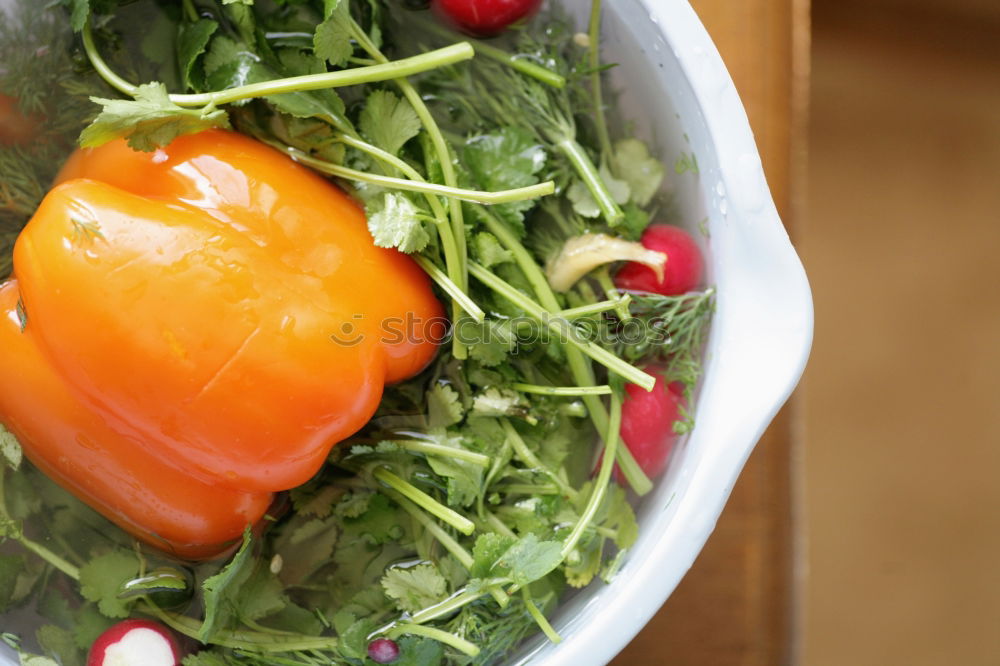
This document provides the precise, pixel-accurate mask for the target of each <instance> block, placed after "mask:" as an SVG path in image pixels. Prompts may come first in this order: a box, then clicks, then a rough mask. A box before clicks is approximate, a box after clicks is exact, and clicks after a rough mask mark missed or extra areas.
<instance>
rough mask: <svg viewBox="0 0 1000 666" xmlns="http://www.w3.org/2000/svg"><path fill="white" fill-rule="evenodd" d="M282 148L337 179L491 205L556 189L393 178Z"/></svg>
mask: <svg viewBox="0 0 1000 666" xmlns="http://www.w3.org/2000/svg"><path fill="white" fill-rule="evenodd" d="M345 143H346V142H345ZM284 150H285V152H287V153H288V154H289V155H291V156H292V157H294V158H295V160H296V161H298V162H302V163H303V164H307V165H309V166H310V167H312V168H313V169H315V170H316V171H322V172H323V173H327V174H330V175H331V176H337V177H338V178H344V179H346V180H354V181H360V182H363V183H371V184H372V185H379V186H381V187H389V188H393V189H397V190H406V191H408V192H419V193H421V194H431V195H438V196H442V197H454V198H456V199H461V200H462V201H470V202H472V203H480V204H487V205H493V204H502V203H509V202H512V201H528V200H530V199H537V198H538V197H544V196H547V195H549V194H552V193H553V192H555V191H556V185H555V183H554V182H553V181H551V180H548V181H545V182H544V183H538V184H536V185H529V186H527V187H518V188H515V189H512V190H500V191H498V192H483V191H481V190H469V189H465V188H462V187H449V186H448V185H438V184H437V183H429V182H427V181H426V180H423V179H422V178H421V179H419V180H417V179H413V178H395V177H393V176H381V175H379V174H374V173H369V172H367V171H358V170H356V169H350V168H348V167H344V166H339V165H337V164H334V163H332V162H327V161H326V160H322V159H319V158H317V157H313V156H311V155H309V154H308V153H305V152H303V151H301V150H298V149H296V148H289V147H285V148H284Z"/></svg>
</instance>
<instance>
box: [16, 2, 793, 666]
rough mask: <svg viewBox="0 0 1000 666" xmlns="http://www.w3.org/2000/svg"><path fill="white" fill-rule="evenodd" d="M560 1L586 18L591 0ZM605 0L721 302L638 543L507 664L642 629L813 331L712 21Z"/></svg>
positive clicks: (611, 36) (634, 94) (615, 48)
mask: <svg viewBox="0 0 1000 666" xmlns="http://www.w3.org/2000/svg"><path fill="white" fill-rule="evenodd" d="M4 1H5V0H0V4H2V3H3V2H4ZM565 4H566V6H567V7H568V8H569V9H570V10H571V11H572V12H573V13H574V14H576V15H577V16H579V17H580V20H581V25H583V21H584V19H583V17H584V16H585V15H586V13H587V11H588V9H589V4H590V3H589V0H565ZM605 4H606V10H605V14H606V15H605V31H604V35H605V37H604V53H605V58H606V59H607V60H608V61H611V62H617V63H620V65H621V67H619V68H617V69H615V70H614V71H613V74H612V79H613V84H614V86H615V87H616V88H617V89H618V90H619V91H621V93H622V96H621V110H622V113H623V115H624V117H626V118H628V119H629V120H632V121H634V122H635V128H636V132H637V133H638V135H639V136H642V137H644V138H647V139H650V140H652V141H653V143H655V144H656V145H657V146H658V148H659V150H660V153H659V154H660V155H661V156H662V157H663V158H664V160H665V161H667V162H668V164H671V163H672V161H673V159H675V158H676V157H677V156H678V155H679V154H680V153H681V152H685V153H689V154H694V155H695V156H696V158H697V163H698V167H699V174H698V175H697V176H695V175H692V174H685V175H683V176H680V177H676V178H671V180H672V181H673V182H672V184H671V188H672V190H673V194H674V195H675V201H676V204H677V212H678V213H679V215H680V219H682V220H683V221H684V222H685V223H686V224H687V225H688V226H690V227H691V228H692V229H694V228H695V227H697V226H698V224H699V222H701V221H703V220H707V229H708V233H709V238H708V239H707V240H706V242H705V245H706V248H705V249H706V256H707V257H708V262H709V279H710V280H711V281H712V282H713V283H714V284H715V285H716V286H717V289H718V302H717V310H716V314H715V318H714V321H713V324H712V330H711V334H710V337H709V342H708V349H707V363H706V366H705V375H704V378H703V381H702V385H701V388H700V396H699V399H698V403H697V411H696V414H695V420H696V424H697V425H696V427H695V429H694V431H693V432H692V434H691V436H690V437H689V438H688V439H687V440H686V441H685V442H683V443H682V444H681V445H680V446H679V447H678V448H677V450H676V451H675V453H674V454H673V458H672V460H671V465H670V468H669V470H668V471H667V474H666V477H665V478H664V479H661V480H660V481H659V483H658V484H657V486H656V488H655V489H654V490H653V492H652V493H650V495H648V496H647V497H646V498H645V499H644V500H643V501H642V504H641V506H640V508H639V512H638V513H639V521H640V536H639V540H638V542H637V543H636V545H635V547H634V548H633V549H632V551H631V552H630V553H629V555H628V558H627V560H626V562H625V564H624V566H623V567H622V569H621V571H620V573H619V574H618V576H617V577H616V578H615V580H614V581H613V582H612V583H611V584H609V585H603V584H594V585H592V586H591V587H589V588H587V589H586V590H584V591H583V592H582V593H580V594H577V595H575V596H574V597H572V598H571V599H570V600H569V601H568V602H567V603H566V604H564V605H563V607H562V608H561V609H560V610H559V611H558V612H557V614H556V616H555V618H554V621H553V624H554V625H555V627H556V629H557V631H559V633H560V634H561V635H562V636H563V637H564V640H563V642H562V643H560V644H559V645H553V644H551V643H549V642H547V641H546V640H545V639H544V638H543V637H539V638H536V639H535V640H533V641H531V642H529V643H528V644H527V645H526V646H525V648H524V649H523V650H522V651H521V652H520V653H519V654H517V655H516V656H515V657H514V658H513V659H512V661H511V662H510V663H511V664H526V663H529V662H530V663H531V664H545V665H546V666H587V665H594V666H597V665H600V664H605V663H607V662H608V661H610V660H611V659H612V658H613V657H614V656H615V655H616V654H617V653H618V652H619V651H620V650H621V649H622V648H623V647H624V646H625V645H626V644H627V643H628V642H629V640H631V639H632V637H633V636H635V634H637V633H638V632H639V630H640V629H641V628H642V627H643V625H644V624H645V623H646V622H647V621H648V620H649V618H650V617H652V615H653V614H654V613H655V612H656V610H657V609H658V608H659V607H660V606H661V605H662V604H663V602H664V601H665V600H666V599H667V597H668V596H669V595H670V593H671V592H672V591H673V590H674V588H675V587H676V586H677V584H678V582H680V579H681V577H682V576H683V575H684V574H685V573H686V572H687V570H688V569H689V568H690V567H691V564H692V563H693V562H694V559H695V557H696V556H697V555H698V552H699V551H700V550H701V548H702V547H703V546H704V544H705V541H706V540H707V539H708V536H709V534H710V533H711V531H712V529H713V528H714V526H715V523H716V521H717V520H718V517H719V514H720V513H721V512H722V508H723V506H724V505H725V503H726V500H727V498H728V497H729V494H730V491H731V490H732V487H733V484H734V483H735V481H736V478H737V476H738V474H739V472H740V470H741V469H742V467H743V464H744V462H745V461H746V459H747V457H748V456H749V455H750V451H751V450H752V449H753V447H754V445H755V444H756V443H757V440H758V439H759V438H760V436H761V434H762V433H763V432H764V429H765V428H766V427H767V425H768V423H769V422H770V421H771V419H772V418H773V417H774V415H775V413H776V412H777V411H778V409H779V408H780V407H781V405H782V404H783V403H784V402H785V400H786V399H787V398H788V396H789V394H790V393H791V391H792V389H793V388H794V387H795V384H796V383H797V382H798V379H799V376H800V375H801V374H802V370H803V368H804V366H805V362H806V358H807V357H808V353H809V347H810V343H811V340H812V300H811V296H810V292H809V286H808V283H807V281H806V277H805V273H804V272H803V269H802V265H801V263H800V262H799V259H798V257H797V256H796V254H795V251H794V249H793V248H792V245H791V243H790V242H789V239H788V235H787V233H786V232H785V230H784V227H783V226H782V224H781V220H780V219H779V218H778V214H777V211H776V210H775V207H774V202H773V201H772V199H771V195H770V192H769V191H768V188H767V183H766V182H765V179H764V173H763V170H762V168H761V162H760V157H759V155H758V153H757V148H756V146H755V144H754V140H753V135H752V133H751V131H750V126H749V124H748V122H747V117H746V113H745V112H744V110H743V106H742V104H741V103H740V100H739V97H738V96H737V93H736V89H735V88H734V86H733V82H732V80H731V79H730V77H729V74H728V73H727V71H726V68H725V66H724V65H723V63H722V59H721V58H720V57H719V54H718V51H717V50H716V48H715V46H714V45H713V44H712V41H711V39H710V38H709V36H708V34H707V33H706V31H705V28H704V27H703V26H702V25H701V23H700V21H699V20H698V18H697V16H696V15H695V13H694V11H693V10H692V8H691V7H690V5H689V4H688V3H687V1H686V0H605ZM2 647H3V646H0V648H2ZM2 652H3V650H2V649H0V665H2V664H5V660H4V656H3V654H2ZM6 663H10V664H14V663H15V662H6Z"/></svg>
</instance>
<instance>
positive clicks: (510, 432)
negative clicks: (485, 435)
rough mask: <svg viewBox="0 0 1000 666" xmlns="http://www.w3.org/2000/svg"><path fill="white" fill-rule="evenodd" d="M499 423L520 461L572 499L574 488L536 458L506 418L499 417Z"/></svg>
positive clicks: (574, 494)
mask: <svg viewBox="0 0 1000 666" xmlns="http://www.w3.org/2000/svg"><path fill="white" fill-rule="evenodd" d="M500 425H501V426H502V427H503V431H504V434H505V435H506V436H507V441H509V442H510V444H511V446H512V447H513V448H514V455H516V456H517V457H518V458H520V459H521V462H523V463H524V464H526V465H527V466H528V467H529V468H530V469H532V470H533V471H536V472H541V473H542V474H544V475H545V476H547V477H549V478H550V479H551V480H552V482H553V483H555V484H556V485H557V486H558V487H559V491H560V493H561V494H563V495H564V496H566V497H568V498H570V499H573V498H575V497H576V494H577V493H576V490H574V489H573V488H571V487H570V486H569V484H567V483H566V482H565V481H563V480H562V479H561V478H559V475H557V474H555V473H554V472H553V471H552V470H550V469H549V468H548V467H547V466H546V465H545V463H543V462H542V461H541V460H539V459H538V456H536V455H535V453H534V451H532V450H531V449H529V448H528V445H527V444H526V443H525V442H524V438H522V437H521V433H519V432H518V431H517V429H516V428H515V427H514V426H513V425H512V424H511V422H510V421H508V420H507V419H500Z"/></svg>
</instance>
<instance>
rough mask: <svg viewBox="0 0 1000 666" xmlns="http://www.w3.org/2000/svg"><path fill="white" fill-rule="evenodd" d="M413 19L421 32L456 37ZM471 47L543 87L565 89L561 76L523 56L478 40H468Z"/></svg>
mask: <svg viewBox="0 0 1000 666" xmlns="http://www.w3.org/2000/svg"><path fill="white" fill-rule="evenodd" d="M415 16H416V17H417V18H416V19H415V20H416V21H418V22H419V23H420V28H421V29H422V30H427V31H428V32H433V33H435V34H436V35H438V36H440V37H443V38H445V39H448V40H453V39H455V38H456V36H457V35H455V33H453V32H452V31H450V30H448V29H447V28H444V27H442V26H441V24H440V23H439V22H438V21H434V20H431V21H427V20H424V19H422V18H420V17H419V15H415ZM469 41H470V42H472V46H473V48H474V49H476V53H477V54H479V55H484V56H486V57H487V58H489V59H490V60H495V61H496V62H499V63H500V64H502V65H506V66H508V67H510V68H512V69H515V70H517V71H519V72H521V73H522V74H524V75H525V76H530V77H531V78H533V79H536V80H538V81H541V82H542V83H544V84H545V85H548V86H552V87H553V88H560V89H561V88H565V87H566V77H564V76H562V75H561V74H557V73H555V72H553V71H552V70H551V69H548V68H546V67H542V66H541V65H538V64H536V63H533V62H531V61H530V60H527V59H526V58H525V57H524V56H518V55H512V54H510V53H508V52H507V51H504V50H503V49H498V48H497V47H495V46H491V45H490V44H487V43H486V42H482V41H480V40H478V39H470V40H469Z"/></svg>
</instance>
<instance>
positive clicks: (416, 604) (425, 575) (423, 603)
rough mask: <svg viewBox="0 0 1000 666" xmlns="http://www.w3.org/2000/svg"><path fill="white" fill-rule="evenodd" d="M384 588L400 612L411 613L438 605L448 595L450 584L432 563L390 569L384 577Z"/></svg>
mask: <svg viewBox="0 0 1000 666" xmlns="http://www.w3.org/2000/svg"><path fill="white" fill-rule="evenodd" d="M382 587H383V588H385V593H386V594H387V595H389V596H390V597H392V598H393V599H395V600H396V606H397V607H398V608H399V609H400V610H402V611H404V612H409V613H416V612H417V611H419V610H421V609H422V608H425V607H427V606H430V605H432V604H436V603H437V602H439V601H442V600H443V599H444V598H445V597H446V596H447V594H448V584H447V583H446V582H445V580H444V578H443V577H442V576H441V574H440V572H438V570H437V567H435V566H434V565H433V564H430V563H427V564H418V565H417V566H415V567H409V568H405V569H404V568H402V567H394V568H392V569H389V571H387V572H386V574H385V576H383V577H382Z"/></svg>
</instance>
